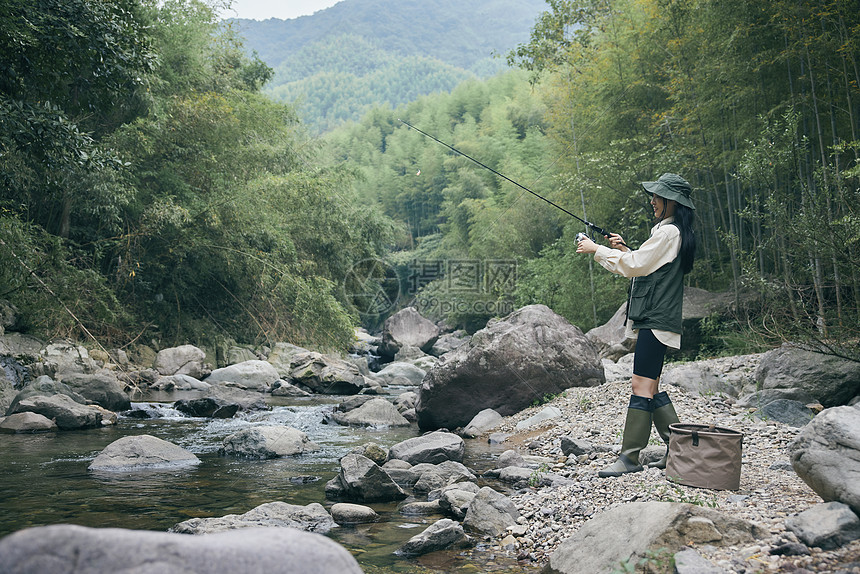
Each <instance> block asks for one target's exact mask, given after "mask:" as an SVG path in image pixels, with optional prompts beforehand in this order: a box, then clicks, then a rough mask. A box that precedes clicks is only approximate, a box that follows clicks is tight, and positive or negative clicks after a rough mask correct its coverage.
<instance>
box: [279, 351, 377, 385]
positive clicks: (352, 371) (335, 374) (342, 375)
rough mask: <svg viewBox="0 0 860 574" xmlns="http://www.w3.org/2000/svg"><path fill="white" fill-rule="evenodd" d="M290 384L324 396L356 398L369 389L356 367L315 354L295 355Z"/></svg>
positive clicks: (311, 352) (347, 362) (352, 364)
mask: <svg viewBox="0 0 860 574" xmlns="http://www.w3.org/2000/svg"><path fill="white" fill-rule="evenodd" d="M287 380H288V381H290V382H292V383H295V384H298V385H302V386H305V387H307V388H309V389H310V390H312V391H313V392H315V393H320V394H324V395H354V394H356V393H359V392H361V390H362V389H364V388H365V387H367V386H368V385H367V381H365V379H364V376H363V375H362V374H361V372H360V371H359V370H358V367H357V366H356V365H355V364H354V363H351V362H349V361H344V360H342V359H338V358H337V357H331V356H329V355H323V354H321V353H317V352H314V351H308V352H306V353H298V354H296V355H293V358H292V361H291V363H290V373H289V377H288V378H287Z"/></svg>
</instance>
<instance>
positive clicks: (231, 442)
mask: <svg viewBox="0 0 860 574" xmlns="http://www.w3.org/2000/svg"><path fill="white" fill-rule="evenodd" d="M319 449H320V446H319V445H318V444H317V443H315V442H312V441H311V440H310V439H309V438H308V435H306V434H305V433H303V432H302V431H300V430H298V429H295V428H292V427H288V426H281V425H265V426H255V427H250V428H246V429H242V430H240V431H238V432H235V433H233V434H231V435H229V436H227V437H226V438H225V439H224V441H223V443H222V446H221V449H220V452H221V453H222V454H234V455H239V456H247V457H251V458H278V457H283V456H293V455H297V454H304V453H307V452H316V451H318V450H319Z"/></svg>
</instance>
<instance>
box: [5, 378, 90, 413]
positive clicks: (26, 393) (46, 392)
mask: <svg viewBox="0 0 860 574" xmlns="http://www.w3.org/2000/svg"><path fill="white" fill-rule="evenodd" d="M53 395H66V396H67V397H69V398H70V399H72V400H73V401H75V402H76V403H79V404H82V405H85V404H87V399H86V398H84V397H83V396H81V395H79V394H78V393H76V392H75V391H73V390H72V389H71V387H69V385H66V384H64V383H58V382H57V381H55V380H53V379H52V378H51V377H49V376H47V375H42V376H41V377H39V378H37V379H36V380H35V381H32V382H31V383H30V384H28V385H27V386H25V387H24V388H23V389H21V390H20V391H18V393H16V394H15V396H14V397H13V398H12V401H11V403H10V404H9V407H8V408H7V409H6V414H12V413H13V412H15V407H16V406H17V405H18V403H19V402H21V401H23V400H24V399H27V398H30V397H34V396H43V397H50V396H53Z"/></svg>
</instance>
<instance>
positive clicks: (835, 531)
mask: <svg viewBox="0 0 860 574" xmlns="http://www.w3.org/2000/svg"><path fill="white" fill-rule="evenodd" d="M785 525H786V527H788V529H789V530H791V531H792V532H794V533H795V535H797V537H798V538H799V539H800V540H802V541H803V543H804V544H806V545H807V546H816V547H818V548H821V549H822V550H833V549H834V548H839V547H840V546H843V545H844V544H847V543H849V542H851V541H852V540H857V539H858V538H860V518H858V516H857V515H856V514H855V513H853V512H852V511H851V508H849V507H848V506H846V505H844V504H842V503H841V502H827V503H824V504H816V505H815V506H813V507H812V508H807V509H806V510H804V511H803V512H801V513H800V514H798V515H797V516H792V517H790V518H788V519H787V520H786V521H785Z"/></svg>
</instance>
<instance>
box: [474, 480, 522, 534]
mask: <svg viewBox="0 0 860 574" xmlns="http://www.w3.org/2000/svg"><path fill="white" fill-rule="evenodd" d="M519 517H520V513H519V511H518V510H517V507H516V505H515V504H514V503H513V501H512V500H511V499H510V498H508V497H507V496H505V495H504V494H502V493H500V492H496V491H495V490H493V489H492V488H490V487H489V486H485V487H483V488H482V489H480V490H479V491H478V493H477V494H476V495H475V498H474V499H473V500H472V502H471V503H470V504H469V509H468V510H467V511H466V517H465V518H464V519H463V526H467V527H469V528H472V529H473V530H477V531H478V532H483V533H485V534H489V535H491V536H499V535H500V534H503V533H504V532H505V531H507V529H508V527H509V526H513V525H514V524H516V523H517V518H519Z"/></svg>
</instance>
